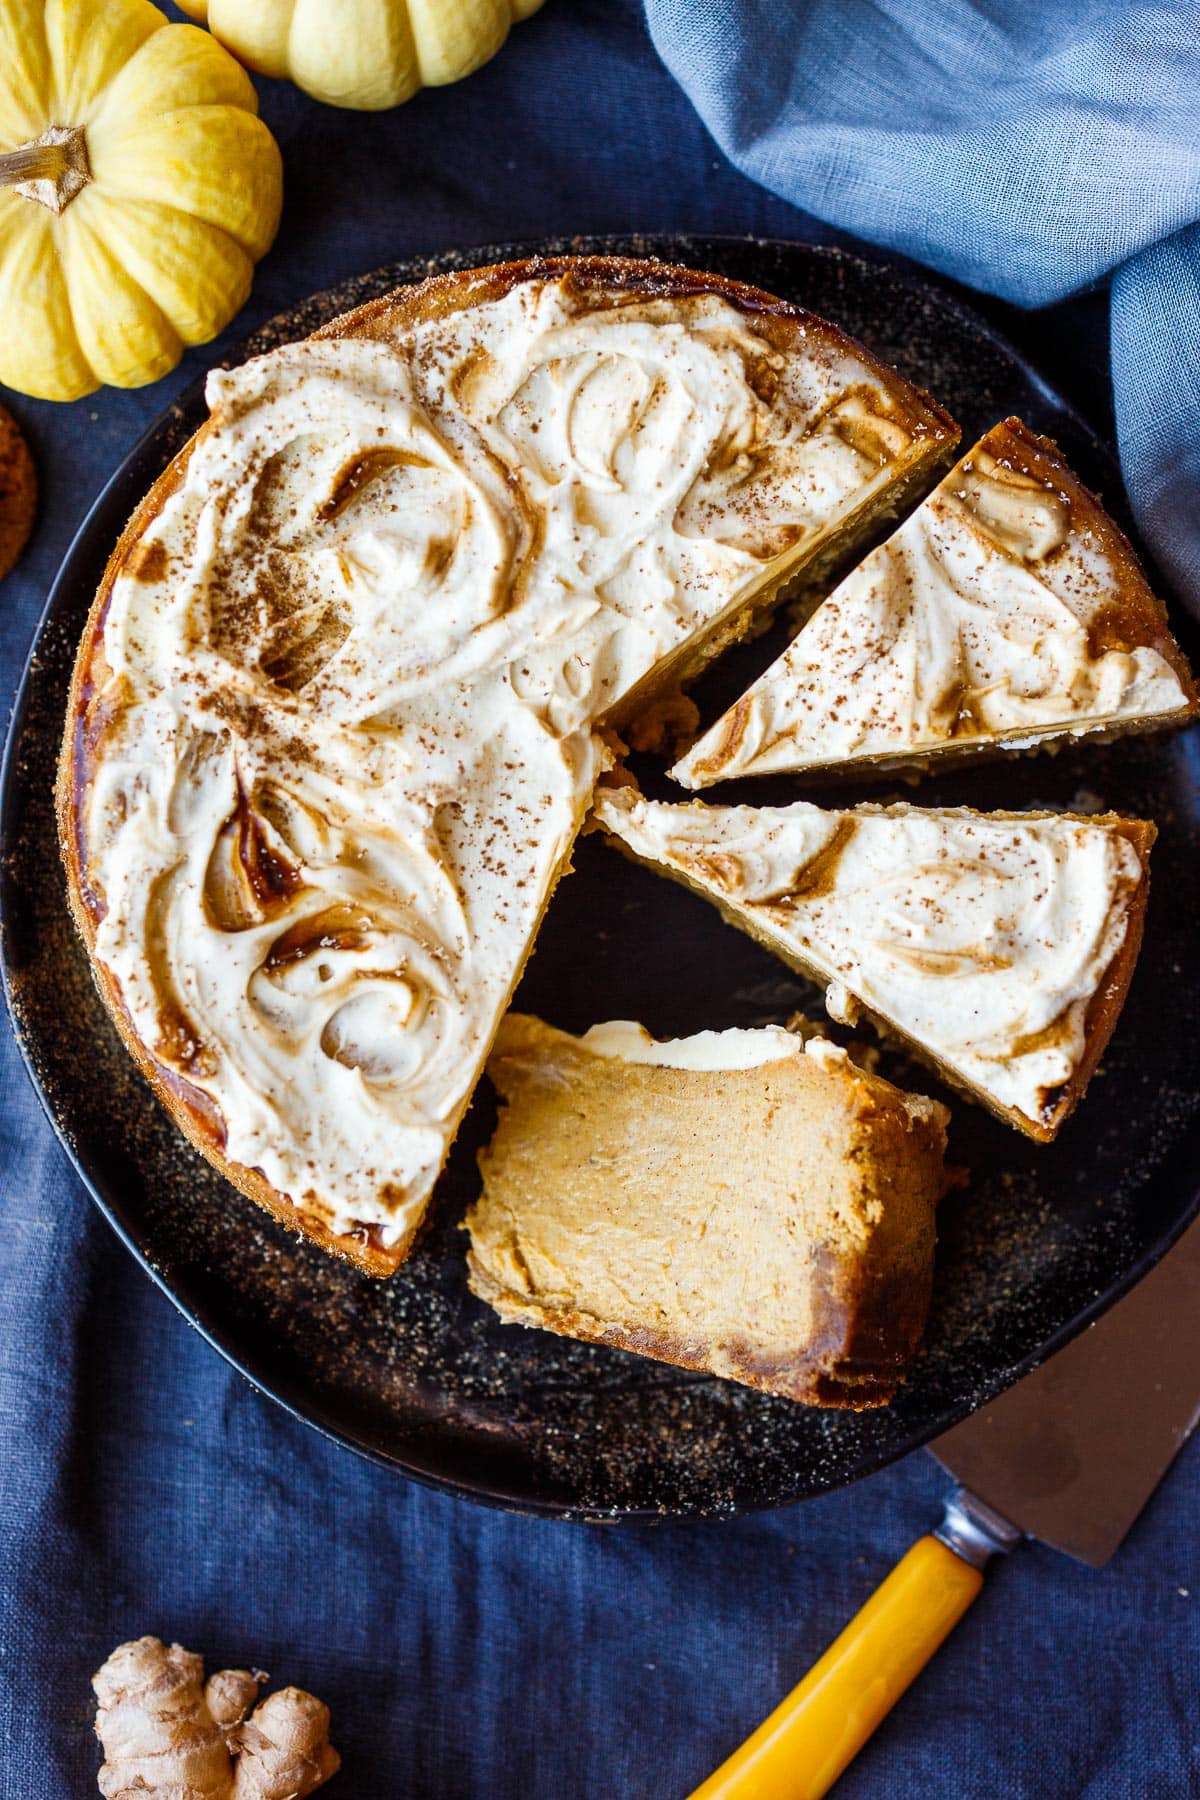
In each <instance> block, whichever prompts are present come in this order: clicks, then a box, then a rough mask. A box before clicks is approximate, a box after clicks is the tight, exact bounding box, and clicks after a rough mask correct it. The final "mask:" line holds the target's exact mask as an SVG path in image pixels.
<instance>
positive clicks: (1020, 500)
mask: <svg viewBox="0 0 1200 1800" xmlns="http://www.w3.org/2000/svg"><path fill="white" fill-rule="evenodd" d="M1195 710H1196V689H1195V685H1194V683H1193V681H1192V677H1191V674H1190V673H1189V670H1188V667H1187V664H1186V662H1185V661H1184V658H1183V655H1182V653H1181V652H1180V650H1179V648H1178V646H1177V645H1176V643H1175V641H1174V639H1173V638H1172V636H1171V632H1170V629H1169V627H1168V625H1167V618H1166V612H1165V610H1164V608H1163V605H1162V603H1161V601H1159V600H1158V599H1156V598H1155V596H1154V594H1153V593H1152V592H1151V590H1150V588H1149V586H1148V584H1147V582H1146V578H1145V576H1144V575H1143V573H1142V571H1141V569H1140V567H1139V566H1138V562H1137V558H1136V557H1135V556H1134V553H1133V550H1132V548H1131V547H1130V545H1129V543H1128V541H1127V540H1126V538H1125V537H1124V535H1123V534H1122V533H1121V532H1120V531H1119V530H1118V528H1117V527H1116V525H1114V524H1113V522H1112V520H1111V519H1110V518H1109V517H1108V516H1107V514H1106V513H1105V512H1104V510H1103V508H1102V507H1101V505H1100V503H1099V501H1097V500H1096V499H1095V497H1094V496H1093V495H1092V494H1090V493H1089V492H1088V490H1087V489H1086V488H1085V487H1084V486H1083V485H1082V484H1081V483H1080V482H1079V480H1078V479H1077V478H1076V477H1075V476H1074V475H1073V474H1072V472H1071V470H1070V469H1069V468H1068V467H1067V465H1066V463H1064V461H1063V459H1062V457H1061V456H1060V455H1059V454H1058V451H1057V450H1056V449H1055V447H1054V445H1053V444H1051V443H1049V442H1048V441H1047V440H1046V439H1045V438H1037V437H1035V436H1034V435H1033V434H1032V433H1031V432H1030V431H1028V430H1026V428H1025V426H1024V425H1022V424H1021V422H1020V421H1019V420H1018V419H1008V420H1006V421H1005V423H1004V424H1002V425H997V426H996V427H995V428H994V429H993V430H992V431H989V432H988V434H987V436H986V437H984V438H983V439H981V440H980V442H979V443H978V444H976V445H975V447H974V449H973V450H971V451H969V452H968V454H967V455H966V456H964V457H963V459H962V460H961V462H959V463H957V464H956V465H955V467H954V468H953V469H952V470H951V471H950V473H949V475H947V476H946V478H945V480H944V481H943V482H942V483H941V485H940V486H939V487H937V488H936V489H935V490H934V492H933V493H932V494H931V495H930V496H929V498H928V499H927V500H926V501H925V502H924V504H923V505H922V506H919V507H918V508H917V510H916V512H914V513H913V514H911V516H910V517H909V518H908V519H906V520H905V522H904V524H903V525H901V526H900V528H899V530H898V531H895V532H893V534H892V536H891V537H890V538H888V539H887V540H886V542H885V543H883V544H881V545H880V546H879V548H878V549H876V550H874V551H872V553H871V554H870V555H869V556H867V557H866V558H864V560H863V561H862V562H861V563H859V564H858V566H857V567H856V568H855V569H853V570H852V571H851V573H850V574H849V575H848V576H847V577H846V579H845V580H844V581H843V582H842V583H841V585H840V587H837V588H835V590H834V592H833V593H832V594H831V595H830V597H829V598H828V599H827V600H826V601H825V602H824V603H823V604H822V605H821V606H819V607H818V608H817V610H816V612H815V613H814V614H813V616H812V617H811V618H810V619H809V621H808V623H807V624H806V625H805V626H804V628H803V629H802V630H801V631H800V633H799V635H798V636H797V637H795V638H794V639H793V641H792V643H791V644H790V646H789V647H788V649H787V650H785V651H784V653H783V655H782V656H781V657H779V658H778V660H777V661H776V662H775V663H773V664H772V666H771V667H770V668H769V669H768V670H767V671H766V673H765V674H764V675H763V676H762V677H761V678H760V679H759V680H758V681H757V682H755V684H754V686H753V687H751V688H749V689H748V690H747V692H746V693H745V694H744V695H743V696H742V698H741V699H740V700H739V701H738V702H737V703H736V705H734V706H733V707H731V708H730V710H729V711H728V712H727V713H726V714H725V715H724V717H723V718H721V719H718V721H717V723H716V724H715V725H714V726H713V727H712V728H711V730H709V731H707V732H706V733H705V734H704V736H703V737H701V738H700V739H699V741H698V742H697V743H696V744H695V745H693V747H692V748H691V750H689V751H688V753H687V755H685V756H684V757H683V758H682V759H681V760H680V761H679V762H678V763H677V764H676V765H675V767H674V768H673V769H672V771H671V773H672V775H673V776H674V777H675V779H676V780H677V781H680V782H682V784H683V785H684V787H689V788H702V787H708V786H710V785H711V784H712V783H713V782H716V781H724V780H727V779H729V778H731V777H733V776H739V775H768V774H773V773H780V772H784V771H803V770H817V769H842V768H862V767H863V766H864V765H873V766H875V767H877V768H880V769H886V768H892V767H896V766H899V765H902V764H913V763H915V764H924V763H926V762H929V761H931V760H932V759H933V758H935V757H946V756H949V755H959V756H962V755H966V754H971V753H979V752H982V751H990V752H997V751H1015V750H1025V749H1030V748H1033V747H1035V746H1036V745H1038V744H1041V743H1043V742H1046V741H1049V740H1052V739H1057V738H1062V737H1063V736H1082V735H1083V734H1084V733H1091V732H1098V733H1102V734H1104V735H1106V736H1114V735H1116V734H1118V733H1120V732H1127V731H1146V730H1150V729H1152V728H1154V727H1157V726H1164V725H1176V724H1181V723H1182V722H1184V721H1185V720H1186V719H1188V718H1190V717H1191V716H1192V715H1193V713H1194V712H1195Z"/></svg>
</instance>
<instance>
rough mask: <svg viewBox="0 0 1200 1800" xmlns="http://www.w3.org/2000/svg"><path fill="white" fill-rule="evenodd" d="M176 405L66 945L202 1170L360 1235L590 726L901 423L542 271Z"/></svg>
mask: <svg viewBox="0 0 1200 1800" xmlns="http://www.w3.org/2000/svg"><path fill="white" fill-rule="evenodd" d="M765 364H769V365H770V372H771V376H772V379H771V381H769V382H766V381H764V379H763V368H764V365H765ZM845 392H852V393H853V395H854V396H855V407H856V409H857V411H856V412H855V418H856V420H857V421H858V423H857V425H856V428H855V431H854V432H852V433H850V435H849V436H848V435H846V430H845V420H844V419H843V418H841V416H840V415H839V416H838V417H836V418H835V416H834V414H835V412H836V404H837V402H838V399H839V397H840V396H841V395H843V394H844V393H845ZM208 399H209V405H210V409H211V414H212V418H211V422H210V424H209V426H208V428H207V429H206V430H205V431H204V432H203V433H202V434H201V435H200V437H199V438H198V440H197V441H196V443H195V445H194V447H193V449H192V453H191V455H190V458H189V460H188V462H187V465H186V469H185V470H184V472H183V474H182V477H181V479H180V480H179V482H178V483H177V484H176V486H175V488H174V489H173V491H171V492H170V493H169V495H168V497H167V499H166V500H165V503H164V504H163V506H162V508H161V511H160V513H159V514H158V516H157V517H155V518H154V520H153V522H152V523H150V524H149V526H148V527H147V529H146V530H145V532H144V534H143V536H142V538H141V539H140V541H139V542H138V543H137V544H136V545H135V546H133V548H132V550H131V552H130V554H129V556H128V558H127V562H126V566H125V569H124V571H123V572H122V574H121V575H120V577H119V578H118V579H117V580H116V582H115V585H114V586H113V588H112V592H111V600H110V604H109V607H108V611H107V615H106V617H105V620H104V625H103V635H102V645H101V654H100V655H98V657H97V659H96V668H97V669H98V670H99V671H100V679H101V680H102V689H103V691H102V692H99V693H98V694H97V696H96V698H95V701H94V711H95V717H96V718H97V719H98V720H99V719H102V720H103V731H102V732H101V733H99V735H97V736H96V737H95V738H94V743H95V754H94V756H93V757H92V758H91V760H90V762H89V765H88V768H87V771H86V773H87V782H86V786H85V789H84V795H83V809H84V812H83V839H84V845H85V857H84V862H85V874H86V877H87V879H88V880H89V882H91V883H92V885H93V887H94V890H95V891H96V892H97V893H98V894H102V895H103V897H104V901H105V904H106V910H105V911H104V913H103V916H102V917H99V918H98V922H97V929H96V943H95V953H96V956H97V957H98V959H99V960H100V961H101V962H102V963H103V964H104V965H105V966H106V967H107V968H108V969H109V970H110V971H111V972H112V974H113V975H114V977H115V978H116V981H117V982H118V983H119V986H120V991H121V995H122V998H123V1001H124V1003H125V1005H126V1007H127V1008H128V1011H129V1015H130V1018H131V1020H132V1021H133V1024H134V1027H135V1029H136V1030H137V1032H138V1034H139V1036H140V1037H141V1039H142V1041H143V1042H144V1043H145V1044H146V1045H147V1046H148V1047H149V1048H150V1049H152V1050H153V1051H154V1053H155V1054H156V1055H158V1056H159V1057H160V1058H161V1059H163V1060H165V1061H166V1062H169V1063H170V1065H171V1066H172V1067H173V1068H174V1069H175V1070H176V1071H180V1072H182V1073H185V1074H186V1078H187V1080H188V1081H189V1082H190V1083H192V1084H193V1085H194V1087H195V1088H196V1089H197V1090H199V1091H202V1092H203V1093H204V1095H206V1096H207V1099H208V1101H210V1102H211V1103H212V1106H213V1108H214V1109H215V1110H216V1112H217V1113H219V1117H220V1121H221V1129H222V1130H223V1133H224V1140H225V1150H226V1154H227V1156H228V1158H229V1160H230V1161H231V1162H234V1163H239V1164H242V1165H244V1166H246V1167H248V1168H252V1169H257V1170H260V1171H261V1172H262V1173H263V1175H264V1176H265V1177H266V1179H267V1180H268V1181H269V1182H270V1183H271V1185H272V1186H273V1187H274V1188H275V1189H276V1190H278V1191H279V1192H280V1193H282V1194H286V1195H289V1196H291V1197H292V1198H293V1200H294V1201H295V1202H296V1204H298V1205H299V1206H300V1207H301V1208H302V1210H304V1211H306V1212H310V1213H312V1214H313V1215H314V1216H315V1217H317V1218H318V1219H321V1220H322V1221H324V1222H325V1223H326V1224H327V1225H328V1226H329V1227H330V1228H331V1229H332V1230H334V1231H338V1232H349V1231H353V1230H359V1231H368V1232H373V1233H375V1234H376V1237H373V1238H371V1240H370V1241H372V1242H375V1241H379V1242H380V1243H382V1244H384V1245H388V1244H393V1243H396V1242H397V1241H399V1240H400V1239H401V1238H403V1237H405V1236H406V1235H407V1234H408V1231H409V1229H410V1228H411V1226H412V1224H413V1222H414V1221H415V1219H416V1217H417V1216H419V1213H420V1210H421V1207H422V1206H423V1204H424V1201H425V1199H426V1198H427V1196H428V1193H429V1190H430V1188H431V1186H432V1183H433V1180H434V1178H435V1176H436V1174H437V1171H438V1168H439V1167H440V1164H441V1161H442V1159H443V1156H444V1153H445V1149H446V1146H447V1144H448V1142H449V1139H450V1137H451V1136H452V1135H453V1132H454V1130H455V1128H456V1125H457V1122H458V1119H459V1117H460V1116H461V1113H462V1111H463V1109H464V1107H465V1105H466V1102H467V1100H468V1098H469V1096H470V1093H471V1090H472V1088H473V1087H474V1084H475V1081H476V1080H477V1078H478V1074H479V1070H480V1067H481V1064H482V1060H483V1057H484V1054H485V1051H486V1047H487V1044H488V1042H489V1041H490V1038H491V1036H492V1032H493V1029H494V1026H495V1022H496V1019H497V1017H498V1016H499V1014H500V1012H501V1011H502V1009H503V1007H504V1005H505V1004H506V1002H507V998H508V994H509V991H510V988H511V985H512V983H513V981H514V979H515V977H516V974H517V972H518V971H519V969H520V967H521V964H522V962H523V960H524V957H525V955H526V953H527V950H528V947H529V944H530V942H531V940H532V935H533V933H534V931H535V929H536V926H537V923H538V921H539V919H540V916H541V912H542V909H543V906H544V903H545V900H546V896H547V894H548V893H549V891H550V889H551V887H552V886H553V883H554V881H555V879H556V878H557V874H558V872H559V871H560V869H561V868H562V866H563V864H564V862H565V859H566V856H567V853H568V850H569V847H570V843H571V840H572V838H573V835H574V833H575V831H576V829H577V828H578V825H579V823H580V819H581V816H582V813H583V811H584V809H585V806H586V802H587V797H588V795H589V793H590V791H591V788H592V786H593V784H594V781H595V778H596V775H597V773H598V771H599V769H600V767H601V766H602V763H603V760H604V752H603V750H602V748H601V744H600V741H599V739H598V738H597V737H596V736H595V734H594V731H593V727H594V725H595V724H596V722H597V721H598V720H600V719H601V718H603V717H604V716H605V715H607V714H608V713H610V712H611V711H612V709H613V708H614V707H615V706H616V705H617V704H618V703H619V702H620V701H621V700H622V698H623V697H624V696H626V695H627V694H629V693H630V691H631V690H632V689H633V688H634V687H635V686H637V684H638V683H639V682H640V681H641V680H642V679H643V677H645V676H646V675H647V673H648V672H649V671H651V670H652V669H654V668H655V667H656V665H658V664H659V663H660V662H662V661H663V660H664V659H667V658H669V657H670V656H671V655H672V654H673V653H675V652H676V651H679V650H681V649H683V648H685V647H687V646H688V645H690V644H691V643H692V642H693V641H694V640H695V639H697V638H698V637H700V636H703V635H704V634H706V633H707V632H708V631H709V629H710V628H711V627H712V626H713V625H714V623H716V622H718V621H720V620H722V619H723V618H724V617H725V616H726V615H727V614H729V613H730V612H731V611H735V610H737V609H738V608H740V607H741V606H742V605H744V603H745V601H746V599H747V597H748V596H749V595H751V594H752V593H754V592H755V591H756V590H757V589H758V587H759V586H760V585H761V584H762V583H763V581H764V580H765V579H773V578H774V577H775V576H776V574H777V573H778V572H779V569H780V568H781V567H783V566H784V565H786V564H787V563H788V562H789V560H790V559H794V558H796V557H797V556H799V555H801V554H802V553H805V552H806V551H807V550H808V549H809V548H810V547H812V546H815V545H817V544H819V543H820V542H821V541H822V539H823V538H824V537H825V536H826V535H828V534H829V533H831V532H833V531H836V529H837V528H838V524H839V522H840V521H841V520H842V519H843V518H844V517H845V516H846V514H847V513H848V512H852V511H854V510H855V509H857V508H859V507H860V506H861V505H862V504H863V502H864V499H865V498H866V497H867V496H869V495H870V493H872V492H873V491H875V489H877V488H878V487H880V486H886V484H887V481H888V479H889V477H888V470H887V467H886V462H885V460H883V459H882V452H881V449H880V446H881V445H885V446H886V445H887V443H888V442H889V441H890V439H892V438H895V436H896V433H899V436H900V440H901V441H902V442H903V443H907V441H908V440H907V437H906V435H905V431H904V428H903V426H902V425H900V424H899V423H898V422H897V421H896V420H892V419H890V418H889V417H887V415H889V414H890V413H891V412H893V411H894V410H895V407H894V400H893V397H892V391H891V389H890V388H889V387H888V386H887V384H886V383H885V382H884V381H883V380H882V378H880V377H878V376H877V374H875V373H874V372H873V370H872V367H871V365H870V364H869V362H867V361H865V360H864V359H862V358H860V357H858V356H857V355H856V354H855V353H854V352H853V349H852V347H850V346H848V345H846V346H845V347H844V348H842V347H840V340H834V339H832V337H831V340H830V342H825V341H822V342H821V343H820V344H815V343H814V345H813V346H812V347H811V349H810V348H809V347H807V346H806V344H805V342H804V340H803V339H802V338H800V339H799V340H798V343H797V348H796V351H795V353H794V354H793V355H791V356H789V357H787V358H786V359H785V358H783V357H782V356H781V355H779V354H778V353H777V352H776V351H774V350H773V349H771V347H770V345H769V344H768V343H767V342H766V340H765V339H764V338H763V337H762V336H760V335H759V333H758V332H757V331H756V329H755V325H754V321H753V320H752V319H750V318H748V317H746V316H744V315H743V314H742V313H740V312H739V311H737V310H736V309H735V308H734V307H733V306H731V305H729V304H728V303H727V302H725V301H724V300H720V299H717V298H715V297H713V296H711V295H706V294H697V295H694V296H691V297H689V298H687V299H682V300H678V301H673V302H665V301H662V300H654V301H646V302H644V303H643V302H638V301H636V300H633V299H630V298H628V297H626V298H625V299H624V301H623V303H620V304H611V305H609V304H607V303H605V302H602V301H600V300H598V299H596V298H595V297H594V296H593V297H592V298H591V299H590V300H589V299H588V298H587V296H586V295H584V294H582V293H581V292H580V291H578V290H575V289H573V288H572V287H571V286H570V284H568V283H566V282H564V281H562V280H550V281H525V282H523V283H520V284H519V285H518V286H516V287H515V288H514V289H513V290H512V291H511V292H509V293H507V294H505V295H504V297H503V298H500V299H493V300H489V301H488V302H486V303H485V304H480V305H476V306H474V307H468V308H466V309H464V310H462V311H461V312H450V313H447V314H443V315H440V316H436V317H434V316H432V315H430V316H428V317H425V318H423V319H420V320H418V321H416V322H410V323H409V324H407V325H406V326H405V328H404V331H403V333H402V334H401V335H399V336H398V337H396V338H394V339H393V340H391V341H386V342H385V341H381V340H374V339H367V338H353V337H347V338H342V339H337V340H327V341H311V342H308V343H304V344H299V345H295V346H292V347H289V348H285V349H282V350H279V351H276V352H274V353H272V354H271V355H269V356H265V357H262V358H260V359H259V360H257V361H255V362H252V363H249V364H247V365H246V366H245V367H243V368H241V369H238V370H236V371H234V372H231V373H226V372H221V371H217V372H215V373H214V374H213V375H212V376H210V378H209V386H208ZM872 408H874V409H875V412H877V413H878V414H879V416H880V420H881V423H880V424H879V425H878V428H877V429H876V430H875V431H874V432H872V431H871V429H870V418H871V417H872V416H873V415H872ZM860 414H861V415H862V416H861V418H860V417H859V415H860ZM859 446H861V447H859Z"/></svg>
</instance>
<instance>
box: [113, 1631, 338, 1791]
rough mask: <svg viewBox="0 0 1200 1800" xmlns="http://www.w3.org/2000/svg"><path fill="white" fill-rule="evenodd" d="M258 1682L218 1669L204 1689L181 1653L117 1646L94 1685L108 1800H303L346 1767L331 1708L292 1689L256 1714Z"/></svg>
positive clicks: (144, 1644) (197, 1670)
mask: <svg viewBox="0 0 1200 1800" xmlns="http://www.w3.org/2000/svg"><path fill="white" fill-rule="evenodd" d="M261 1680H265V1677H260V1676H256V1675H252V1674H251V1673H250V1672H249V1670H247V1669H221V1670H220V1671H218V1673H217V1674H215V1675H213V1676H211V1677H210V1679H209V1681H208V1682H207V1684H206V1683H205V1682H204V1665H203V1662H202V1661H201V1659H200V1657H198V1656H196V1655H195V1654H194V1653H193V1652H192V1651H190V1650H185V1649H184V1648H183V1646H182V1645H181V1644H172V1645H171V1646H170V1647H169V1648H168V1646H167V1645H166V1644H164V1643H163V1642H162V1641H161V1640H160V1639H159V1638H156V1637H143V1638H137V1639H136V1640H134V1641H133V1642H132V1643H128V1644H121V1645H119V1646H118V1647H117V1649H115V1650H114V1651H113V1653H112V1655H111V1656H110V1657H109V1659H108V1661H107V1662H106V1663H105V1664H104V1666H103V1668H101V1669H99V1670H97V1672H96V1674H95V1675H94V1676H93V1677H92V1687H93V1688H94V1689H95V1693H96V1699H97V1702H98V1705H97V1709H96V1736H97V1737H98V1738H99V1739H100V1743H101V1745H102V1747H103V1750H104V1764H103V1767H102V1768H101V1770H100V1774H99V1777H98V1780H99V1784H100V1792H101V1793H102V1794H103V1795H104V1796H105V1800H305V1796H306V1795H308V1794H311V1793H313V1792H315V1790H316V1789H317V1788H319V1787H320V1786H322V1784H323V1783H324V1782H326V1781H328V1780H329V1777H330V1776H331V1775H333V1774H336V1772H337V1770H338V1768H339V1767H340V1765H341V1758H340V1757H339V1756H338V1753H337V1751H336V1750H335V1749H334V1748H333V1746H332V1745H331V1744H330V1742H329V1708H328V1707H327V1706H325V1705H324V1704H323V1702H322V1701H320V1700H317V1699H315V1698H314V1696H313V1695H312V1694H306V1693H305V1692H304V1691H303V1690H302V1689H301V1688H292V1687H289V1688H280V1690H279V1691H278V1693H275V1694H271V1695H269V1696H268V1697H267V1699H265V1700H263V1701H261V1702H260V1703H259V1705H258V1706H256V1707H254V1710H253V1712H251V1711H250V1708H251V1706H252V1705H253V1703H254V1700H255V1698H256V1696H257V1694H258V1689H259V1683H260V1681H261ZM247 1714H249V1716H248V1717H247Z"/></svg>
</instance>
